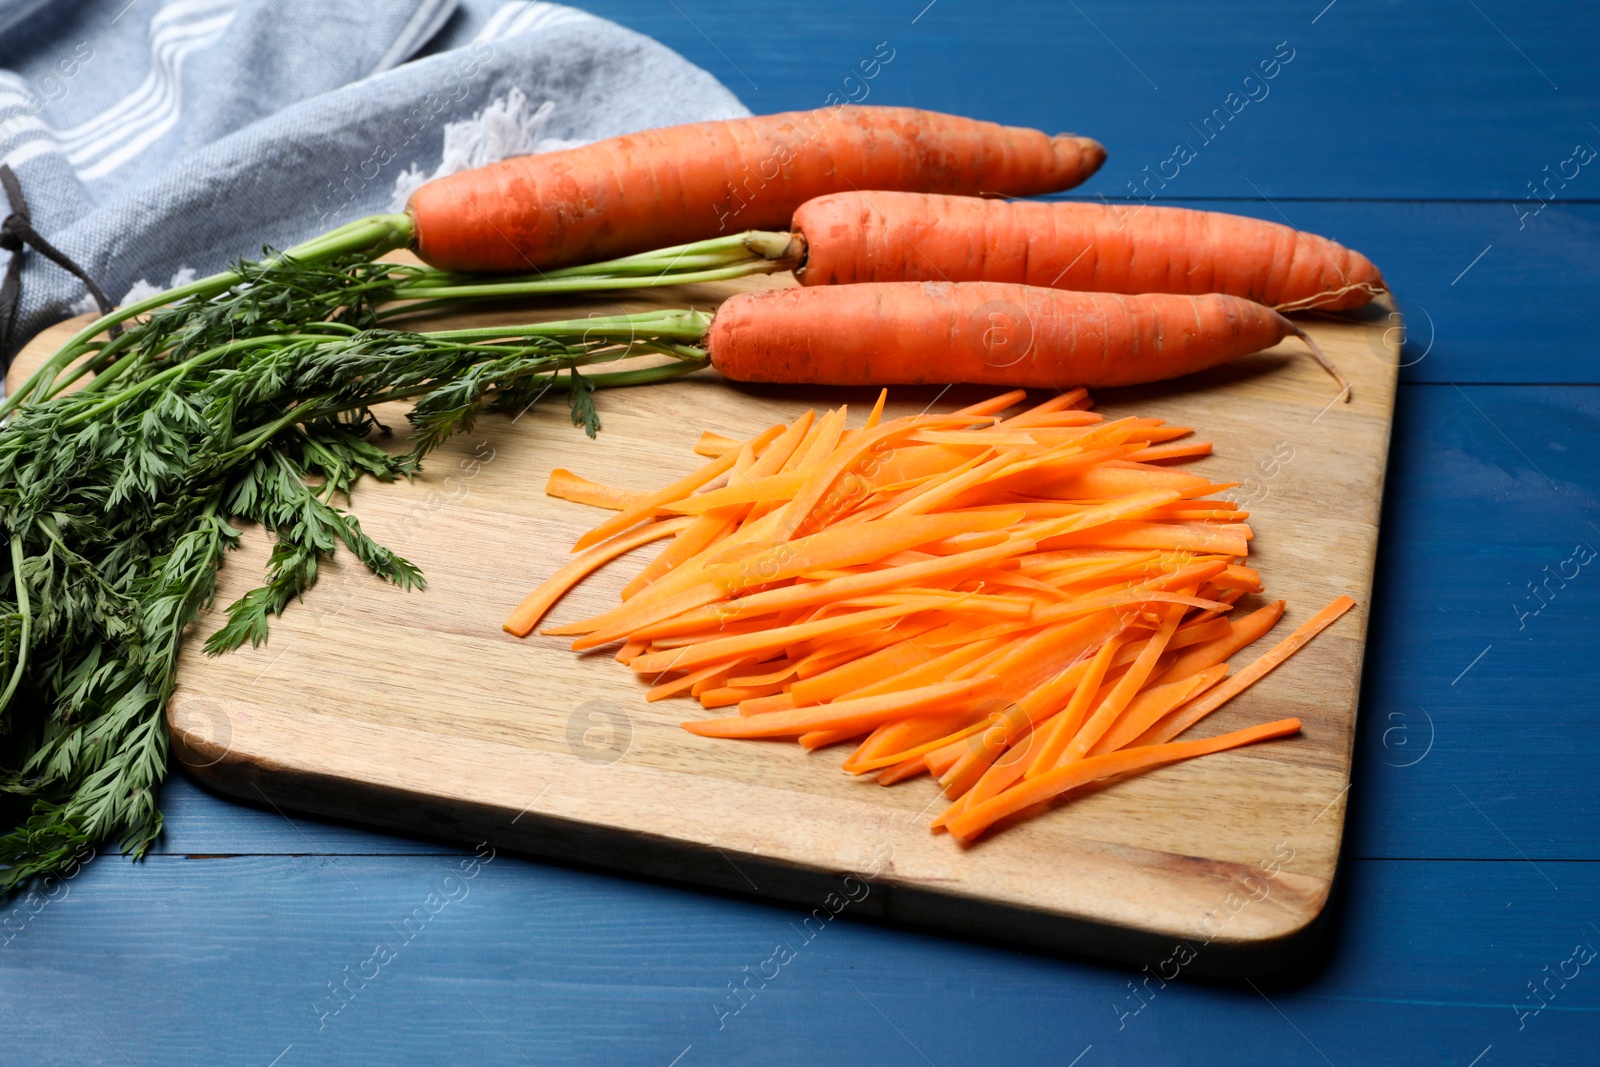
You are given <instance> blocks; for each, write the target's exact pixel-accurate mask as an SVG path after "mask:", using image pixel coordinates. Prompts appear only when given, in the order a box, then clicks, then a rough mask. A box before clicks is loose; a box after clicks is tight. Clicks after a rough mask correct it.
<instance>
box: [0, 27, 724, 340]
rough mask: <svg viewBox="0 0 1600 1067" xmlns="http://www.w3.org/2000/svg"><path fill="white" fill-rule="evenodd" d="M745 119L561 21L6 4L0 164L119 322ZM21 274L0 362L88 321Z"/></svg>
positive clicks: (662, 55) (637, 45)
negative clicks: (452, 186) (513, 182)
mask: <svg viewBox="0 0 1600 1067" xmlns="http://www.w3.org/2000/svg"><path fill="white" fill-rule="evenodd" d="M745 114H748V111H746V110H745V108H744V106H743V105H742V104H740V102H739V101H738V99H737V98H736V97H734V96H733V94H732V93H730V92H729V91H728V90H727V89H725V88H724V87H723V86H722V85H721V84H720V83H718V82H717V81H716V79H714V78H712V77H711V76H710V75H709V74H707V73H706V72H704V71H702V70H700V69H699V68H698V67H695V66H693V65H691V64H690V63H689V62H687V61H686V60H684V59H683V58H682V57H680V56H679V55H677V54H676V53H674V52H672V51H670V50H669V49H667V48H665V47H663V46H661V45H659V44H657V43H656V42H654V41H652V40H650V39H648V38H646V37H642V36H640V35H638V34H636V33H633V32H632V31H629V30H626V29H624V28H622V27H621V26H618V25H616V24H614V23H611V22H607V21H605V20H603V19H599V18H595V17H593V16H591V15H588V14H585V13H583V12H581V11H578V10H575V9H573V8H570V7H564V6H561V5H558V4H549V3H537V2H531V3H530V2H521V0H519V2H503V0H384V2H378V0H168V2H166V3H161V2H159V0H85V2H83V3H74V4H61V3H57V4H45V3H43V2H41V0H0V163H5V164H8V165H9V166H10V167H11V168H12V169H13V170H14V171H15V172H16V175H17V178H18V179H19V183H20V186H21V189H22V192H23V195H24V196H25V197H26V199H27V202H28V207H29V208H30V210H31V216H32V218H31V222H32V227H33V229H34V230H35V231H37V233H38V234H39V235H40V236H41V237H42V238H44V239H45V240H46V241H47V242H48V243H50V244H52V245H54V246H55V247H56V248H58V249H60V251H61V252H62V253H64V254H65V255H66V256H67V257H69V258H70V259H71V260H73V261H75V262H76V263H77V264H78V265H80V266H81V267H82V268H83V270H84V271H85V273H87V274H88V276H89V277H91V278H93V279H95V280H96V281H98V282H99V283H100V287H101V288H102V289H103V290H104V291H105V292H106V293H107V294H108V295H109V297H110V299H111V300H112V301H113V302H115V303H126V302H128V300H129V299H130V298H137V297H139V296H141V295H148V294H149V293H151V292H153V291H156V290H159V289H164V288H167V287H168V286H170V285H172V284H181V283H182V282H184V281H185V280H188V279H190V278H192V277H194V276H195V275H196V274H199V275H205V274H209V273H211V272H213V271H216V270H219V269H222V268H224V267H225V266H227V265H228V264H229V263H230V262H232V261H233V260H234V259H236V258H237V257H239V256H241V255H245V256H258V255H260V254H261V251H262V248H263V246H270V247H272V248H283V247H286V246H288V245H291V244H293V243H295V242H297V241H301V240H304V239H306V238H308V237H311V236H313V235H315V234H317V233H320V232H322V231H325V230H328V229H330V228H332V227H334V226H336V225H339V224H340V223H343V222H347V221H349V220H350V219H353V218H358V217H360V216H362V215H369V214H372V213H374V212H380V211H390V210H395V209H396V208H397V207H398V206H399V205H400V204H402V203H403V202H404V201H405V198H406V196H407V195H408V194H409V193H410V191H411V190H412V189H414V188H416V186H418V185H420V184H421V183H422V182H424V181H426V180H427V179H429V178H431V177H434V176H436V175H439V174H445V173H451V172H453V171H456V170H461V169H464V168H466V167H472V166H480V165H482V164H484V163H489V162H492V161H494V160H496V159H500V158H504V157H506V156H510V155H519V154H525V153H528V152H537V151H543V150H547V149H549V148H552V147H560V146H563V145H569V144H577V143H583V142H585V141H589V140H593V139H596V138H600V137H609V136H613V135H616V134H620V133H626V132H629V131H631V130H638V129H644V128H647V127H651V126H661V125H667V124H671V123H678V122H694V121H699V120H702V119H712V118H729V117H733V116H738V115H745ZM15 207H16V205H12V206H11V207H10V208H6V207H5V206H4V205H0V216H3V215H4V214H5V213H6V212H7V211H9V210H14V209H15ZM12 243H15V242H14V241H13V242H12ZM13 254H15V253H13ZM21 255H22V256H23V259H22V260H21V261H20V263H21V274H20V281H21V300H20V303H19V304H18V307H17V309H16V315H15V320H14V323H13V326H14V328H13V329H12V330H11V331H10V343H9V349H10V350H8V351H4V352H0V356H3V357H4V358H5V359H9V358H10V356H11V354H12V351H14V350H15V349H16V348H18V347H20V345H21V344H22V343H23V342H24V341H26V340H27V338H29V337H31V336H33V335H34V334H35V333H37V332H38V331H39V330H41V329H43V328H44V327H45V326H47V325H49V324H51V323H53V322H56V321H59V320H60V319H62V318H65V317H67V316H69V315H71V314H74V313H76V312H79V311H86V310H92V309H93V306H94V305H93V302H92V300H91V299H90V297H89V295H88V292H87V289H86V287H85V286H84V284H83V282H81V281H80V280H79V279H78V278H76V277H74V276H73V275H72V274H71V273H69V272H68V271H66V270H64V269H62V268H61V267H60V266H58V265H57V264H55V263H53V262H51V261H50V260H49V259H48V258H47V257H46V256H45V255H42V254H40V253H38V252H36V251H33V250H29V251H26V252H23V253H21ZM5 265H6V253H5V252H3V251H0V271H3V270H4V267H5ZM3 327H4V324H3V323H0V329H3Z"/></svg>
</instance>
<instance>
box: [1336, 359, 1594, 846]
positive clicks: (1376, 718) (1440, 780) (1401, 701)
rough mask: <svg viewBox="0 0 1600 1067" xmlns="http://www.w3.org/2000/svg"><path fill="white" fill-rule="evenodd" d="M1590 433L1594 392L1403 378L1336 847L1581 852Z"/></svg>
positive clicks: (1590, 759) (1586, 838) (1586, 784)
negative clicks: (1416, 382)
mask: <svg viewBox="0 0 1600 1067" xmlns="http://www.w3.org/2000/svg"><path fill="white" fill-rule="evenodd" d="M1597 439H1600V389H1594V388H1584V389H1578V388H1537V387H1520V388H1498V387H1469V388H1466V389H1456V388H1454V387H1451V386H1448V385H1444V386H1426V387H1410V388H1405V389H1402V391H1401V395H1400V403H1399V407H1398V410H1397V412H1396V419H1395V437H1394V441H1393V447H1392V451H1391V462H1390V474H1389V491H1388V494H1387V497H1386V501H1385V509H1384V528H1383V533H1382V536H1381V538H1380V542H1379V553H1378V571H1377V577H1376V590H1375V593H1374V597H1375V600H1374V608H1375V612H1374V615H1373V620H1372V626H1371V630H1370V631H1369V634H1368V646H1367V648H1368V651H1367V664H1366V674H1365V688H1364V690H1363V704H1362V712H1361V714H1362V730H1361V733H1360V736H1359V738H1358V746H1359V747H1358V753H1359V758H1358V760H1357V767H1358V770H1359V772H1360V773H1359V774H1358V780H1357V782H1356V786H1355V792H1354V794H1353V801H1352V812H1351V820H1350V822H1351V837H1350V839H1349V841H1348V842H1347V848H1348V849H1350V854H1352V855H1363V856H1450V857H1462V856H1492V857H1499V858H1515V857H1517V856H1519V855H1527V856H1530V857H1533V858H1534V859H1540V858H1544V857H1562V858H1569V859H1572V858H1579V857H1587V858H1594V856H1595V842H1596V841H1597V840H1600V801H1597V800H1596V798H1595V792H1594V789H1593V780H1594V770H1593V768H1594V766H1595V763H1596V761H1597V759H1600V740H1597V738H1596V734H1595V731H1594V727H1593V724H1594V720H1595V717H1596V715H1597V713H1600V696H1597V695H1596V694H1597V693H1600V662H1597V658H1596V654H1595V653H1596V641H1595V625H1594V620H1595V619H1596V618H1597V617H1600V470H1597V469H1596V467H1595V464H1594V455H1595V441H1596V440H1597ZM1585 561H1587V562H1585ZM1563 575H1564V576H1563ZM1530 583H1531V585H1530ZM1430 746H1431V747H1430Z"/></svg>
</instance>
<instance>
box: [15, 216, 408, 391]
mask: <svg viewBox="0 0 1600 1067" xmlns="http://www.w3.org/2000/svg"><path fill="white" fill-rule="evenodd" d="M412 232H413V228H412V223H411V216H409V215H405V214H395V215H373V216H370V217H368V218H364V219H357V220H356V221H355V222H351V223H347V224H346V225H344V226H340V227H338V228H337V229H334V230H330V231H329V232H327V233H325V234H322V235H320V236H318V237H313V238H312V239H311V240H309V241H305V242H303V243H301V244H298V245H295V246H294V247H293V248H289V249H287V250H285V251H283V252H281V253H279V254H278V255H276V256H273V257H272V258H271V259H269V260H268V261H267V262H269V263H274V262H278V261H280V260H284V259H297V260H301V261H305V262H321V261H324V260H329V259H335V258H338V257H339V256H344V255H351V254H358V253H359V254H363V255H366V256H368V257H370V258H376V257H377V256H380V255H382V254H383V253H385V252H389V251H393V250H394V249H396V248H400V247H402V246H404V245H405V244H407V243H409V242H410V240H411V236H412ZM241 280H242V279H241V277H240V275H239V274H238V273H237V272H235V271H222V272H220V273H218V274H213V275H210V276H209V277H205V278H200V279H197V280H196V281H193V282H190V283H189V284H188V285H180V286H178V287H176V288H174V289H168V290H167V291H165V292H162V293H157V294H156V295H155V296H151V297H147V298H146V299H144V300H140V301H137V302H135V303H132V304H129V305H128V306H126V307H121V308H117V309H116V310H115V311H112V312H110V313H109V314H106V315H102V316H100V318H98V319H95V320H94V321H93V322H91V323H90V324H89V325H87V326H85V327H84V328H83V329H81V330H79V331H78V332H77V333H76V334H75V335H74V336H73V337H72V339H71V340H69V341H68V342H67V343H66V344H64V345H62V346H61V347H60V348H59V349H57V350H56V352H55V353H54V354H53V355H52V356H51V357H50V358H49V359H47V360H45V362H44V364H43V365H42V366H40V367H39V369H38V370H36V371H34V372H33V374H31V375H29V376H28V380H27V381H25V382H23V383H22V384H21V385H20V386H18V387H17V390H16V391H15V392H14V393H12V394H10V395H9V396H7V397H6V398H5V401H4V402H3V403H0V418H3V417H5V416H6V415H8V414H10V413H11V412H13V411H15V410H16V409H17V407H18V406H20V405H21V404H22V403H23V401H25V400H27V399H29V398H30V397H32V396H34V395H35V394H38V395H39V396H40V397H43V398H48V397H50V396H52V395H54V394H55V393H57V392H59V388H57V387H56V378H57V377H58V376H59V375H60V373H61V372H62V371H63V370H64V369H66V367H67V366H68V365H70V364H71V363H72V362H73V360H75V359H77V358H78V357H79V356H81V355H83V354H84V353H85V352H86V351H88V348H87V345H88V343H89V342H90V341H92V340H93V339H94V338H95V337H96V336H98V335H99V334H100V333H102V332H104V331H105V330H107V329H109V328H110V327H112V326H114V325H116V324H118V323H122V322H126V321H127V320H129V319H132V318H136V317H137V316H139V315H143V314H144V313H145V312H147V311H154V310H155V309H156V308H159V307H163V306H165V305H167V304H175V303H177V302H179V301H181V300H188V299H191V298H193V299H200V300H205V299H209V298H210V297H213V296H216V295H217V294H218V293H221V292H225V291H226V290H227V289H228V288H229V287H230V286H233V285H236V284H238V282H239V281H241ZM108 347H109V346H108ZM102 352H103V350H102ZM74 378H76V375H75V376H74Z"/></svg>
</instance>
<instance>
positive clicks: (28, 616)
mask: <svg viewBox="0 0 1600 1067" xmlns="http://www.w3.org/2000/svg"><path fill="white" fill-rule="evenodd" d="M23 558H24V557H23V552H22V535H21V534H20V533H14V534H12V535H11V580H12V582H13V583H14V584H15V585H16V590H17V614H19V615H21V616H22V626H21V628H20V630H19V631H18V633H17V662H16V663H15V664H14V665H13V666H12V668H11V680H10V681H8V682H7V683H6V688H5V692H3V693H0V709H4V708H6V707H8V706H10V704H11V694H12V693H15V692H16V691H17V686H18V684H20V683H21V681H22V676H23V674H24V673H26V671H27V669H28V640H29V638H31V637H32V635H33V609H32V607H31V606H30V605H29V604H28V583H27V582H26V581H24V580H23V578H22V563H23Z"/></svg>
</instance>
